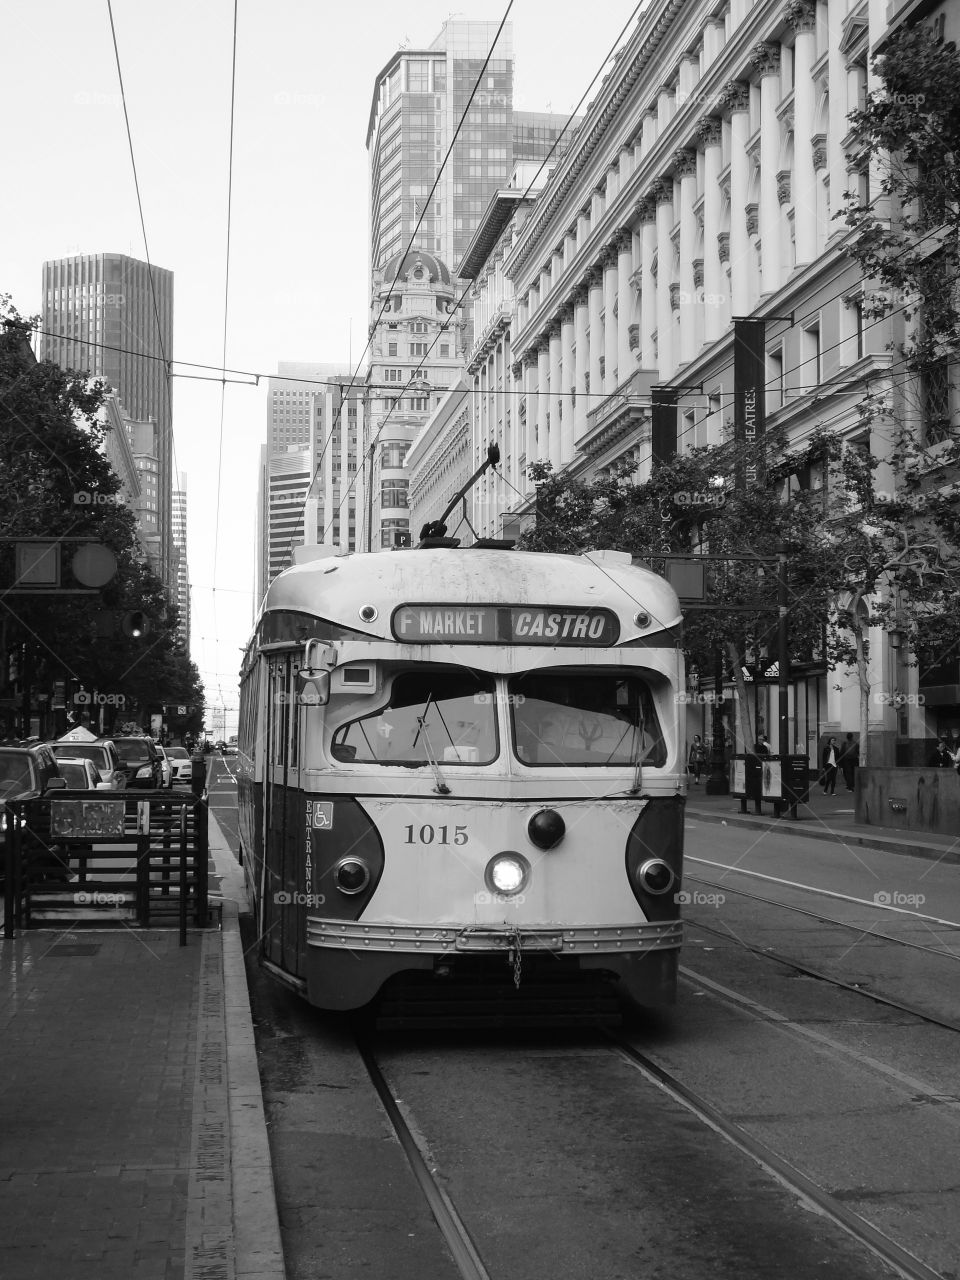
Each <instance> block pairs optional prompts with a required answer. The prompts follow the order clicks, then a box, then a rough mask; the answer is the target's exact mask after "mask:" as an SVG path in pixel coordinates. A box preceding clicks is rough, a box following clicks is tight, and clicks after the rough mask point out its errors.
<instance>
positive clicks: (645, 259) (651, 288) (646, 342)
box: [637, 200, 657, 369]
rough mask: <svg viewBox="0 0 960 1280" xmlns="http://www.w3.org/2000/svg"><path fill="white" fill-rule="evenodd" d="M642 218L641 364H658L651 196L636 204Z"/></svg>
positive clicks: (654, 213) (654, 223) (654, 217)
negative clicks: (655, 349) (655, 344)
mask: <svg viewBox="0 0 960 1280" xmlns="http://www.w3.org/2000/svg"><path fill="white" fill-rule="evenodd" d="M637 217H638V218H639V219H640V367H641V368H642V369H655V368H656V367H657V359H656V353H655V351H654V343H653V335H654V332H655V331H656V328H657V281H656V278H655V277H654V274H653V259H654V255H655V254H656V252H657V206H656V204H655V203H654V202H653V201H652V200H641V202H640V203H639V204H638V205H637Z"/></svg>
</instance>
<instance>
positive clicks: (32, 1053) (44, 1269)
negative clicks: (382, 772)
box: [0, 822, 283, 1280]
mask: <svg viewBox="0 0 960 1280" xmlns="http://www.w3.org/2000/svg"><path fill="white" fill-rule="evenodd" d="M215 825H216V824H215V823H213V822H211V856H212V857H213V859H214V862H215V866H214V868H212V871H215V870H218V869H219V870H221V871H224V872H225V879H227V880H230V879H231V877H232V883H233V894H234V896H236V876H235V874H233V873H234V872H235V869H236V863H235V862H234V861H233V859H232V855H230V853H229V850H226V847H225V845H224V844H223V842H222V840H221V839H220V838H219V832H215ZM229 863H233V867H232V868H231V867H230V866H229ZM225 892H226V888H225ZM227 896H230V894H229V893H227ZM178 941H179V939H178V934H177V931H176V930H175V929H171V930H149V931H141V930H133V929H129V928H124V927H120V928H110V929H103V930H93V929H82V930H81V929H77V930H74V931H72V932H69V933H66V932H63V931H60V930H40V929H37V930H28V931H25V932H24V933H23V934H22V935H21V936H20V937H17V938H15V939H13V940H10V941H2V942H0V970H2V975H3V977H2V988H0V1035H2V1037H3V1046H4V1055H3V1058H4V1068H3V1073H2V1078H0V1222H2V1224H3V1228H2V1230H0V1276H2V1277H3V1280H181V1277H187V1278H188V1280H196V1278H199V1277H201V1276H202V1277H205V1280H233V1277H237V1276H243V1277H249V1280H254V1278H255V1277H256V1278H258V1280H260V1278H263V1280H265V1278H266V1277H270V1278H271V1280H282V1276H283V1263H282V1253H281V1252H280V1242H279V1228H278V1225H277V1222H276V1206H275V1201H274V1195H273V1181H272V1172H271V1168H270V1161H269V1149H268V1146H267V1139H266V1129H265V1126H264V1121H263V1109H262V1098H261V1097H260V1092H259V1078H258V1075H257V1070H256V1059H255V1055H254V1051H253V1028H252V1024H251V1021H250V1011H249V1005H248V1004H247V1001H246V985H245V980H244V978H243V959H242V954H241V949H240V941H239V932H238V926H237V907H236V903H235V902H228V903H227V904H225V911H224V931H223V932H222V933H221V932H220V931H219V930H217V929H216V928H215V927H214V928H212V929H208V930H207V931H205V932H203V933H200V932H198V931H195V930H192V931H191V932H190V933H189V935H188V945H187V946H185V947H182V948H181V947H180V946H179V945H178Z"/></svg>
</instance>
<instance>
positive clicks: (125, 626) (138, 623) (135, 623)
mask: <svg viewBox="0 0 960 1280" xmlns="http://www.w3.org/2000/svg"><path fill="white" fill-rule="evenodd" d="M120 626H121V629H122V631H123V634H124V635H125V636H130V638H131V639H132V640H141V639H142V638H143V637H144V636H145V635H146V634H147V633H148V632H149V630H150V619H149V618H148V617H147V615H146V614H145V613H144V612H143V610H142V609H132V610H131V611H130V612H129V613H125V614H124V615H123V621H122V622H121V624H120Z"/></svg>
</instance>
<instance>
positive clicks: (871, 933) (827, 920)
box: [684, 875, 960, 960]
mask: <svg viewBox="0 0 960 1280" xmlns="http://www.w3.org/2000/svg"><path fill="white" fill-rule="evenodd" d="M684 880H685V881H687V880H693V881H694V882H695V883H696V884H705V885H707V886H708V887H709V888H711V889H720V890H722V891H724V892H729V893H735V894H737V895H738V896H739V897H742V898H749V899H750V900H751V901H752V902H763V903H766V904H767V905H768V906H771V907H781V908H782V909H783V910H784V911H794V912H796V913H797V914H798V915H802V916H809V917H810V918H811V919H812V920H822V921H823V923H824V924H835V925H838V926H839V927H840V928H841V929H852V930H853V931H854V932H855V933H860V934H863V935H864V936H866V937H868V938H881V939H883V941H884V942H896V943H897V944H898V945H899V946H901V947H913V949H914V950H916V951H925V952H927V954H928V955H931V956H946V958H947V959H948V960H960V954H958V953H957V952H956V951H950V950H946V951H941V950H937V949H936V948H935V947H925V946H924V945H923V944H922V943H920V942H912V941H911V940H910V939H909V938H894V937H891V936H890V934H889V933H877V932H876V931H875V930H873V929H865V928H864V926H863V925H860V924H851V923H850V922H849V921H848V920H836V919H834V917H833V916H825V915H821V914H820V913H819V912H818V911H811V910H810V909H809V908H808V907H798V906H794V905H793V903H790V902H781V901H780V900H779V899H778V898H764V897H762V896H761V895H760V894H758V893H750V892H749V890H747V889H737V888H736V887H735V886H734V885H729V884H727V883H726V881H721V882H720V883H719V884H718V883H717V882H716V881H715V880H705V879H704V878H703V876H692V875H685V876H684ZM811 892H814V893H816V892H819V890H811ZM850 901H853V902H859V899H856V898H854V899H850ZM905 914H908V915H912V913H905ZM919 918H920V919H921V920H928V919H932V918H933V917H929V916H921V917H919ZM951 927H953V928H957V927H958V926H956V925H953V926H951Z"/></svg>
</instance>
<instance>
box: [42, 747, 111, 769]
mask: <svg viewBox="0 0 960 1280" xmlns="http://www.w3.org/2000/svg"><path fill="white" fill-rule="evenodd" d="M53 754H54V755H55V756H56V757H57V759H58V760H62V759H64V758H65V757H66V758H68V759H73V760H91V761H92V762H93V763H94V764H95V765H97V766H98V767H100V768H102V767H103V766H104V763H105V758H106V754H107V753H106V750H105V749H104V748H103V747H85V746H82V745H79V744H77V743H75V742H71V743H69V745H64V746H62V747H54V748H53Z"/></svg>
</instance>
